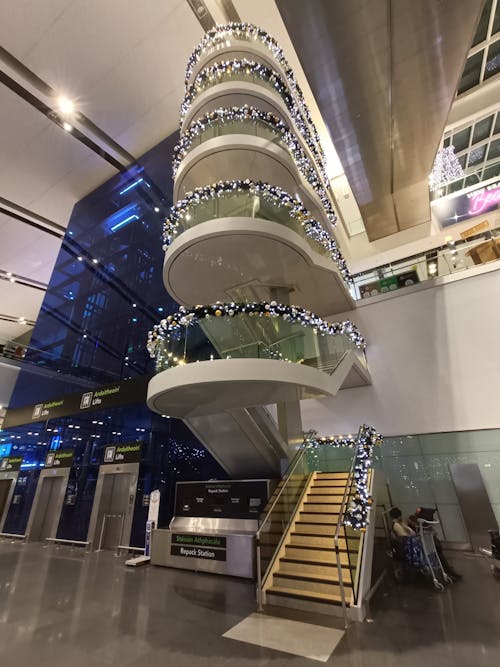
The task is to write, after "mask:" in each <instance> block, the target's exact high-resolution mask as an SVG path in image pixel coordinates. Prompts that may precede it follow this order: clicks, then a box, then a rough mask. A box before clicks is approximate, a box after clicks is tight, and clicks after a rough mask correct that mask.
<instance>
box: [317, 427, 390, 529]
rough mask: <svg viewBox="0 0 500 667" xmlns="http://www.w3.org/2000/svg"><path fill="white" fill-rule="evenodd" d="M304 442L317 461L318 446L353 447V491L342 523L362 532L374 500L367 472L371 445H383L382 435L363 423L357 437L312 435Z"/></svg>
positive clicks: (371, 454) (370, 458) (371, 452)
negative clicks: (354, 488) (319, 436)
mask: <svg viewBox="0 0 500 667" xmlns="http://www.w3.org/2000/svg"><path fill="white" fill-rule="evenodd" d="M306 443H307V447H308V449H311V450H312V451H313V456H315V457H316V460H317V458H318V450H319V449H320V448H321V447H354V448H355V454H354V457H355V460H354V468H353V474H354V484H355V487H356V492H355V495H354V496H353V497H352V498H351V500H350V503H349V506H348V508H347V511H346V512H345V515H344V526H350V527H351V528H354V529H355V530H360V531H362V532H364V531H365V530H366V525H367V523H368V510H369V508H370V507H371V505H372V503H373V498H372V497H371V496H370V494H369V490H368V472H369V470H370V467H371V462H372V456H373V448H374V446H375V445H381V444H382V436H381V435H380V434H379V433H377V431H376V430H375V429H374V428H373V426H367V425H366V424H364V425H363V426H362V427H361V429H360V433H359V435H358V437H357V438H353V437H352V436H350V435H349V436H331V437H326V438H316V437H315V435H314V434H313V435H309V436H307V437H306Z"/></svg>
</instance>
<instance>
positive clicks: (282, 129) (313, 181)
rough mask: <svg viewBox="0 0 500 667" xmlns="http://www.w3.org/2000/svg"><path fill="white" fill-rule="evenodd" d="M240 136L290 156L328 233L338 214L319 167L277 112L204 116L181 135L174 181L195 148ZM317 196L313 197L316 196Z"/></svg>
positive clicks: (223, 111) (244, 110) (241, 110)
mask: <svg viewBox="0 0 500 667" xmlns="http://www.w3.org/2000/svg"><path fill="white" fill-rule="evenodd" d="M239 135H245V136H250V137H257V138H259V139H263V140H264V141H266V142H268V144H269V145H276V146H279V147H280V148H283V149H284V150H285V151H286V152H287V153H288V155H289V156H290V158H291V159H292V161H293V165H294V168H295V170H296V171H297V174H298V176H299V177H301V178H302V179H303V180H304V181H305V182H306V183H307V185H308V186H309V187H310V189H311V191H312V193H314V194H315V195H316V196H317V197H316V198H317V199H319V202H320V205H321V206H322V207H323V208H324V210H325V211H326V217H327V227H326V229H327V230H328V229H329V224H328V222H329V223H332V224H333V223H334V222H335V219H336V215H335V211H334V208H333V206H332V201H331V199H330V196H329V195H328V192H327V191H326V189H325V187H324V185H323V182H322V179H321V177H320V174H319V172H318V170H317V167H316V165H315V164H314V161H313V160H312V159H311V157H310V155H309V154H308V151H307V148H304V146H303V145H302V144H301V141H300V140H298V139H297V135H296V134H295V133H294V132H293V131H292V130H291V129H290V127H289V125H288V124H287V123H284V122H283V121H282V120H281V119H280V118H279V117H278V116H276V115H275V114H273V113H270V112H263V111H261V110H260V109H257V108H255V107H249V106H243V107H229V108H227V107H219V108H217V109H216V110H214V111H213V112H210V113H209V114H205V115H204V116H202V117H200V118H199V119H198V120H197V121H194V122H193V123H192V124H191V125H190V126H189V128H188V129H187V130H186V132H185V133H183V134H182V135H181V137H180V139H179V142H178V143H177V145H176V147H175V155H174V161H173V172H174V178H176V177H177V174H178V170H179V166H180V164H181V163H182V161H183V160H184V159H186V158H187V157H188V155H189V154H190V153H191V151H193V150H194V149H196V148H198V147H199V146H201V145H202V144H204V143H205V142H207V141H210V140H211V139H215V138H217V137H224V136H225V137H228V138H229V137H232V138H233V139H232V141H234V142H237V141H238V136H239ZM228 141H229V139H228ZM232 141H231V143H232ZM247 144H248V141H247ZM217 149H218V145H214V150H217ZM304 194H305V196H306V198H307V199H308V200H309V199H310V196H309V193H307V192H305V193H304ZM314 194H312V195H311V196H314ZM316 198H315V199H316ZM314 205H315V203H314V202H310V206H314Z"/></svg>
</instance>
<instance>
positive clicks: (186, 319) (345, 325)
mask: <svg viewBox="0 0 500 667" xmlns="http://www.w3.org/2000/svg"><path fill="white" fill-rule="evenodd" d="M243 315H246V316H248V317H262V318H268V317H269V318H282V319H283V320H284V321H287V322H289V323H291V324H299V325H302V326H303V327H306V328H308V329H310V330H311V331H312V332H313V333H314V334H315V335H319V336H344V337H345V339H346V340H347V341H349V342H350V343H351V344H352V345H353V346H354V347H355V348H358V349H360V350H364V348H365V347H366V343H365V340H364V338H363V336H362V335H361V333H360V332H359V331H358V329H357V327H356V325H355V324H353V323H352V322H350V321H348V320H347V321H344V322H333V323H330V322H327V321H326V320H323V319H322V318H321V317H318V316H317V315H315V314H314V313H311V312H310V311H308V310H304V309H303V308H298V307H296V306H289V305H284V304H279V303H277V302H276V301H271V302H270V303H267V302H261V303H256V302H254V303H234V302H231V303H215V304H211V305H208V306H196V307H195V308H185V307H183V306H181V307H180V308H179V310H178V312H177V313H175V314H173V315H169V316H168V317H166V318H164V319H162V320H161V321H160V323H159V324H156V325H155V326H154V327H153V329H152V331H150V332H149V334H148V342H147V349H148V352H149V354H150V356H151V357H152V358H155V357H156V355H157V352H158V346H159V344H161V343H165V342H172V341H174V342H175V341H179V340H180V339H181V338H182V336H183V335H184V334H186V333H187V330H188V328H189V327H192V326H194V325H197V324H199V325H202V324H203V323H206V324H209V322H207V320H210V319H211V318H236V317H238V316H243ZM273 335H275V334H273ZM279 342H280V340H279V339H278V338H277V339H276V340H275V341H273V342H271V343H270V344H269V345H268V347H270V348H273V347H274V348H275V346H276V344H278V343H279ZM255 344H256V345H258V344H259V341H255ZM239 347H240V348H242V347H244V345H242V344H241V342H240V343H239ZM171 356H172V355H171ZM273 356H274V358H277V359H279V358H281V357H280V354H279V351H278V350H276V348H275V354H274V355H273ZM169 363H171V365H180V364H183V363H186V360H185V359H184V358H181V357H177V358H175V357H174V358H173V360H172V361H171V362H169Z"/></svg>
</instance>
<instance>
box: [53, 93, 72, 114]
mask: <svg viewBox="0 0 500 667" xmlns="http://www.w3.org/2000/svg"><path fill="white" fill-rule="evenodd" d="M57 106H58V108H59V111H60V112H61V113H62V114H63V115H64V116H70V115H71V114H72V113H74V111H75V104H74V102H72V100H70V99H69V97H66V95H60V96H59V97H58V98H57Z"/></svg>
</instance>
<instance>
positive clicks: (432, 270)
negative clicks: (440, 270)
mask: <svg viewBox="0 0 500 667" xmlns="http://www.w3.org/2000/svg"><path fill="white" fill-rule="evenodd" d="M436 272H437V264H435V263H434V262H432V263H431V264H429V273H430V274H431V276H433V275H434V274H435V273H436Z"/></svg>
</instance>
